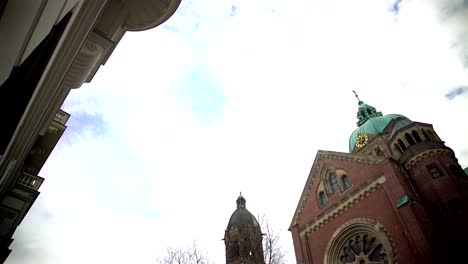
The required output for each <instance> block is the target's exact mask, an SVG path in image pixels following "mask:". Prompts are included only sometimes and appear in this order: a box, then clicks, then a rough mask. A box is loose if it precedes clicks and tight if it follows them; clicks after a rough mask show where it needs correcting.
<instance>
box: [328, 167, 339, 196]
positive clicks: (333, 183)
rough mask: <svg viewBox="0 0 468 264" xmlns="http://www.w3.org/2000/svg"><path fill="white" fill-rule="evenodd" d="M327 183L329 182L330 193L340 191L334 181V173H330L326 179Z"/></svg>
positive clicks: (336, 182)
mask: <svg viewBox="0 0 468 264" xmlns="http://www.w3.org/2000/svg"><path fill="white" fill-rule="evenodd" d="M328 180H329V182H330V186H331V189H332V193H335V192H336V191H338V189H340V186H339V185H338V181H337V180H336V174H335V173H333V172H332V173H330V177H329V178H328Z"/></svg>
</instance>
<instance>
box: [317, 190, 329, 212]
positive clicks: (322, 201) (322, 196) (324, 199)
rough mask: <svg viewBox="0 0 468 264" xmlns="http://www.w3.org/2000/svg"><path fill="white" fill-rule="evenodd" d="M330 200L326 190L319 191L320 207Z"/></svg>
mask: <svg viewBox="0 0 468 264" xmlns="http://www.w3.org/2000/svg"><path fill="white" fill-rule="evenodd" d="M327 202H328V198H327V195H326V194H325V193H324V192H320V193H319V204H320V208H322V207H323V206H324V205H325V204H326V203H327Z"/></svg>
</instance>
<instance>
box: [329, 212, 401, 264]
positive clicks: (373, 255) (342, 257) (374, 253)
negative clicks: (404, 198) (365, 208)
mask: <svg viewBox="0 0 468 264" xmlns="http://www.w3.org/2000/svg"><path fill="white" fill-rule="evenodd" d="M323 263H327V264H343V263H357V264H360V263H366V264H369V263H376V264H377V263H381V264H396V263H397V255H396V252H395V245H394V243H393V240H392V239H391V237H390V235H389V234H388V232H387V231H386V230H385V228H384V226H383V225H382V224H380V223H378V222H376V221H374V220H371V219H367V218H356V219H353V220H350V221H348V222H346V223H345V224H343V225H342V226H341V227H339V228H338V229H337V230H336V231H335V233H334V234H333V235H332V237H331V238H330V241H329V242H328V245H327V248H326V250H325V256H324V259H323Z"/></svg>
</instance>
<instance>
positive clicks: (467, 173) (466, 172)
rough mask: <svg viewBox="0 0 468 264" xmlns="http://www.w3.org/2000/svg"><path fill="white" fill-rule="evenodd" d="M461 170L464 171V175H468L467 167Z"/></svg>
mask: <svg viewBox="0 0 468 264" xmlns="http://www.w3.org/2000/svg"><path fill="white" fill-rule="evenodd" d="M463 171H464V172H465V174H466V175H468V167H466V168H465V169H464V170H463Z"/></svg>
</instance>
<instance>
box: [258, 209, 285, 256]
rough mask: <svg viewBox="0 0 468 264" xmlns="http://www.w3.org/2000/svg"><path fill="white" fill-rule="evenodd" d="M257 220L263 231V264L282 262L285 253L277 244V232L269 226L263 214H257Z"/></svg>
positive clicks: (278, 237)
mask: <svg viewBox="0 0 468 264" xmlns="http://www.w3.org/2000/svg"><path fill="white" fill-rule="evenodd" d="M258 220H259V224H260V227H261V229H262V233H263V255H264V258H265V264H284V263H285V260H284V257H285V255H286V253H285V251H284V249H283V248H282V247H281V245H280V244H279V239H280V236H279V233H277V232H275V230H274V229H273V228H272V227H271V226H270V224H269V223H268V220H267V218H266V217H265V215H263V216H258Z"/></svg>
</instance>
